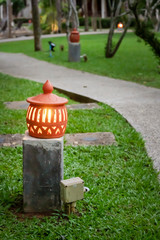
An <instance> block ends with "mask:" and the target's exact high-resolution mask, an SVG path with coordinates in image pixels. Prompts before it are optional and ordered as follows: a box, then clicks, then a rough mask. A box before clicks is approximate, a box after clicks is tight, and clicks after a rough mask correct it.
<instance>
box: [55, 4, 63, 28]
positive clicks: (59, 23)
mask: <svg viewBox="0 0 160 240" xmlns="http://www.w3.org/2000/svg"><path fill="white" fill-rule="evenodd" d="M56 9H57V22H58V32H61V31H62V26H61V19H62V0H56Z"/></svg>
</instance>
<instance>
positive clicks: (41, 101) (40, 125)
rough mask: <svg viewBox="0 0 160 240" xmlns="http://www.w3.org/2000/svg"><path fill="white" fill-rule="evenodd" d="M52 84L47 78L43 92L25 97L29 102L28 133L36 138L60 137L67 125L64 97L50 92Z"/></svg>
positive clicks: (65, 100)
mask: <svg viewBox="0 0 160 240" xmlns="http://www.w3.org/2000/svg"><path fill="white" fill-rule="evenodd" d="M52 91H53V86H52V85H51V83H50V82H49V81H48V80H47V81H46V83H45V84H44V85H43V93H42V94H40V95H38V96H35V97H30V98H27V102H29V103H30V105H29V107H28V110H27V117H26V121H27V127H28V131H29V135H30V136H32V137H36V138H59V137H62V136H63V135H64V133H65V130H66V125H67V119H68V116H67V110H66V106H65V104H66V103H67V102H68V100H67V99H66V98H62V97H58V96H56V95H55V94H53V93H52Z"/></svg>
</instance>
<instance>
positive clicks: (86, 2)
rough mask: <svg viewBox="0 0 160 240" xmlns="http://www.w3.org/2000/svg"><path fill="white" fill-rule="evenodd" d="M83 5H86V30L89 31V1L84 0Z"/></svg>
mask: <svg viewBox="0 0 160 240" xmlns="http://www.w3.org/2000/svg"><path fill="white" fill-rule="evenodd" d="M83 6H84V16H85V19H84V21H85V31H86V32H88V30H89V26H88V1H87V0H83Z"/></svg>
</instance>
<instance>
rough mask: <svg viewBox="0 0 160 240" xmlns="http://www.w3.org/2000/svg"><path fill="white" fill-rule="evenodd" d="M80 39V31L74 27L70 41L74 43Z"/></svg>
mask: <svg viewBox="0 0 160 240" xmlns="http://www.w3.org/2000/svg"><path fill="white" fill-rule="evenodd" d="M79 40H80V35H79V32H78V31H77V29H76V28H74V29H73V30H72V32H71V34H70V42H72V43H78V42H79Z"/></svg>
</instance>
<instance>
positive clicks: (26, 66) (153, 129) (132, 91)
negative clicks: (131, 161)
mask: <svg viewBox="0 0 160 240" xmlns="http://www.w3.org/2000/svg"><path fill="white" fill-rule="evenodd" d="M0 72H3V73H6V74H10V75H12V76H16V77H21V78H26V79H31V80H34V81H37V82H43V83H44V82H45V81H46V80H47V79H49V80H50V81H51V82H52V84H53V86H55V87H57V88H61V89H64V90H66V91H69V92H73V93H76V94H80V95H83V96H86V97H89V98H92V99H94V100H97V101H100V102H104V103H107V104H109V105H110V106H112V107H113V108H115V109H116V110H117V111H118V112H119V113H120V114H122V115H123V116H124V118H126V119H127V120H128V122H129V123H130V124H131V125H132V126H133V127H134V128H135V129H136V130H137V131H138V132H140V133H141V134H142V136H143V138H144V140H145V141H146V148H147V152H148V154H149V156H150V157H151V158H152V159H153V160H154V167H155V168H156V169H157V170H158V171H160V89H155V88H150V87H145V86H142V85H138V84H136V83H132V82H127V81H123V80H117V79H111V78H108V77H103V76H97V75H94V74H89V73H85V72H81V71H77V70H71V69H67V68H65V67H61V66H57V65H53V64H50V63H47V62H44V61H39V60H36V59H34V58H31V57H27V56H25V55H23V54H9V53H0Z"/></svg>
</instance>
